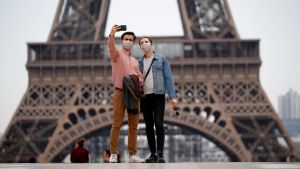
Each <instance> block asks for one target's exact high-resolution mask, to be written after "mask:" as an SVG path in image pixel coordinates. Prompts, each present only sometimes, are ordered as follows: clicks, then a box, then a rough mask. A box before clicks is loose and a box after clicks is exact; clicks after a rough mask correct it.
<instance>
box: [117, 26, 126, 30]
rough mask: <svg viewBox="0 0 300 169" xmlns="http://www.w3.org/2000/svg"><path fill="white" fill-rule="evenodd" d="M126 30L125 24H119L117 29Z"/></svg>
mask: <svg viewBox="0 0 300 169" xmlns="http://www.w3.org/2000/svg"><path fill="white" fill-rule="evenodd" d="M126 30H127V26H126V25H119V29H118V31H126Z"/></svg>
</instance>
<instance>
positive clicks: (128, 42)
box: [108, 25, 177, 163]
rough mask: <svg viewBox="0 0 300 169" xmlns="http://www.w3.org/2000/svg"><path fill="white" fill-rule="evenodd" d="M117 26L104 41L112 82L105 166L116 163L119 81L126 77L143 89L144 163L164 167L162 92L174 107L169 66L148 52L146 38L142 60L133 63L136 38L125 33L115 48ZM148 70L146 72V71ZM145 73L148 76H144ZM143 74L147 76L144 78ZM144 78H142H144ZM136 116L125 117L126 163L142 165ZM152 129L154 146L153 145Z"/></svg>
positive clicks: (141, 42)
mask: <svg viewBox="0 0 300 169" xmlns="http://www.w3.org/2000/svg"><path fill="white" fill-rule="evenodd" d="M120 28H121V27H120V26H118V25H114V26H113V27H112V29H111V31H110V34H109V37H108V49H109V54H110V57H111V64H112V79H113V84H114V88H115V90H114V94H113V98H112V104H113V111H114V121H113V125H112V129H111V132H110V151H111V156H110V159H109V162H111V163H116V162H117V161H118V155H117V154H118V146H119V135H120V128H121V126H122V124H123V119H124V114H125V106H124V99H123V77H124V76H126V75H131V74H134V75H137V76H138V79H139V82H140V86H143V90H144V94H145V95H144V97H143V103H144V106H143V107H144V108H143V115H144V121H145V124H146V135H147V140H148V145H149V149H150V152H151V155H150V156H149V157H148V158H147V159H146V162H149V163H151V162H161V163H164V162H165V159H164V155H163V149H164V139H165V132H164V110H165V92H166V91H167V92H168V95H169V97H170V99H171V105H172V107H173V108H174V107H176V103H177V100H176V99H175V87H174V81H173V77H172V72H171V68H170V65H169V63H168V61H167V59H166V58H165V57H162V56H160V55H159V54H157V53H155V52H153V51H152V40H151V38H149V37H142V38H141V39H140V40H139V46H140V48H141V50H142V51H143V52H144V56H143V57H142V58H140V59H139V60H136V59H135V58H134V57H133V56H132V55H131V49H132V47H133V45H134V42H135V39H136V36H135V35H134V33H133V32H125V33H123V34H122V36H121V40H122V45H121V47H120V48H116V45H115V40H114V36H115V33H116V32H118V31H120ZM148 70H149V71H148ZM147 72H148V73H147ZM146 74H147V76H146ZM145 76H146V77H145ZM138 122H139V114H131V113H128V126H129V130H128V153H129V162H133V163H134V162H145V160H144V159H141V158H139V157H138V156H137V155H136V154H137V147H136V142H137V126H138ZM154 125H155V129H156V135H157V142H156V141H155V131H154Z"/></svg>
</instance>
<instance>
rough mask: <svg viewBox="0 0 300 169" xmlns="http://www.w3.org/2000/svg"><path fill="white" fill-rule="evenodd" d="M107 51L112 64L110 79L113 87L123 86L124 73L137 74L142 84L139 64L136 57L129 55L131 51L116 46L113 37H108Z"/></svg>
mask: <svg viewBox="0 0 300 169" xmlns="http://www.w3.org/2000/svg"><path fill="white" fill-rule="evenodd" d="M108 51H109V55H110V57H111V65H112V80H113V83H114V87H117V88H120V89H122V88H123V77H124V76H126V75H131V74H134V75H137V76H138V78H139V81H140V85H141V86H142V84H143V75H142V73H141V72H140V69H139V64H138V61H137V59H136V58H134V57H133V56H132V55H131V52H129V51H127V50H125V49H124V48H123V47H121V48H120V49H117V48H116V45H115V39H114V37H111V36H109V37H108Z"/></svg>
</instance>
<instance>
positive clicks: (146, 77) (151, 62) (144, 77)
mask: <svg viewBox="0 0 300 169" xmlns="http://www.w3.org/2000/svg"><path fill="white" fill-rule="evenodd" d="M153 61H154V58H153V59H152V61H151V64H150V66H149V68H148V70H147V73H146V76H145V77H144V82H145V80H146V78H147V76H148V74H149V72H150V69H151V66H152V64H153Z"/></svg>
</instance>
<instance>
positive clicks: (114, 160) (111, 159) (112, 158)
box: [109, 154, 118, 163]
mask: <svg viewBox="0 0 300 169" xmlns="http://www.w3.org/2000/svg"><path fill="white" fill-rule="evenodd" d="M109 162H110V163H117V162H118V155H117V154H111V155H110V157H109Z"/></svg>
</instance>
